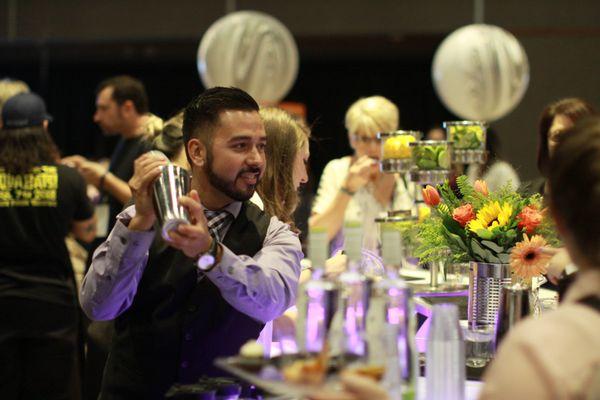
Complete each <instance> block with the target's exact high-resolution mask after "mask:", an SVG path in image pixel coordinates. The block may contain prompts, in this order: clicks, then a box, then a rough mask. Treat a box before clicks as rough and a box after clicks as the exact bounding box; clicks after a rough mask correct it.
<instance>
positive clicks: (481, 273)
mask: <svg viewBox="0 0 600 400" xmlns="http://www.w3.org/2000/svg"><path fill="white" fill-rule="evenodd" d="M510 283H511V269H510V264H494V263H484V262H479V261H471V263H470V265H469V298H468V311H467V315H468V323H469V326H477V325H495V323H496V317H497V315H498V308H499V305H500V296H501V289H502V286H503V285H506V284H510Z"/></svg>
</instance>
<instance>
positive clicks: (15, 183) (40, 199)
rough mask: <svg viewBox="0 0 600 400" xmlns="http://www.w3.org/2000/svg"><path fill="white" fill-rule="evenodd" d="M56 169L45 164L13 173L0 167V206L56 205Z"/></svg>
mask: <svg viewBox="0 0 600 400" xmlns="http://www.w3.org/2000/svg"><path fill="white" fill-rule="evenodd" d="M57 195H58V169H57V167H56V166H52V165H46V166H42V167H35V168H33V169H32V170H31V172H29V173H28V174H20V175H13V174H8V173H6V172H5V171H4V170H3V169H1V168H0V207H56V205H57Z"/></svg>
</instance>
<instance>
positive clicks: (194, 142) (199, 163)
mask: <svg viewBox="0 0 600 400" xmlns="http://www.w3.org/2000/svg"><path fill="white" fill-rule="evenodd" d="M187 151H188V155H189V158H190V161H191V163H192V165H191V166H192V167H194V166H196V167H204V163H205V162H206V146H205V145H204V143H202V141H200V140H199V139H196V138H192V139H190V140H188V142H187Z"/></svg>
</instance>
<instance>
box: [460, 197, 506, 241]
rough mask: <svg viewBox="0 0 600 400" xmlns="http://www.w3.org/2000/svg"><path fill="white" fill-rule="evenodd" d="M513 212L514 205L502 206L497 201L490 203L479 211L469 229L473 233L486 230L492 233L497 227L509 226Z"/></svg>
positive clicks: (504, 204)
mask: <svg viewBox="0 0 600 400" xmlns="http://www.w3.org/2000/svg"><path fill="white" fill-rule="evenodd" d="M512 212H513V209H512V205H510V204H509V203H503V204H502V205H500V203H498V202H497V201H494V202H490V203H488V204H486V205H485V206H483V207H481V209H480V210H479V211H477V218H475V219H474V220H472V221H470V222H469V224H468V225H467V227H468V228H469V230H470V231H471V232H475V233H477V232H478V231H480V230H484V231H487V232H490V233H491V231H492V229H494V228H496V227H501V226H506V225H508V223H509V222H510V217H511V216H512ZM479 236H481V235H479Z"/></svg>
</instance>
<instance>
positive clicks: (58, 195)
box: [0, 93, 95, 399]
mask: <svg viewBox="0 0 600 400" xmlns="http://www.w3.org/2000/svg"><path fill="white" fill-rule="evenodd" d="M50 119H51V117H50V116H49V115H48V113H47V112H46V106H45V104H44V101H43V100H42V99H41V98H40V97H39V96H38V95H36V94H34V93H22V94H19V95H16V96H14V97H12V98H10V99H9V100H8V101H7V102H6V103H5V104H4V107H3V109H2V123H3V127H2V129H1V130H0V221H2V223H1V224H0V320H1V323H0V360H1V362H0V398H1V399H42V398H43V399H78V398H80V388H79V386H78V385H77V383H78V368H77V362H78V345H77V344H78V341H77V339H78V318H79V313H78V304H77V296H76V290H75V285H74V280H73V270H72V268H71V263H70V261H69V254H68V252H67V248H66V246H65V236H66V235H67V233H69V232H73V234H74V235H75V237H77V238H78V239H81V240H84V241H91V240H92V239H93V236H94V233H95V226H94V225H95V221H94V218H93V210H92V206H91V205H90V203H89V201H88V198H87V196H86V185H85V181H84V179H83V178H82V177H81V176H80V175H79V174H78V173H77V171H76V170H74V169H72V168H69V167H67V166H64V165H60V164H58V163H57V160H58V152H57V151H56V146H55V145H54V143H53V141H52V139H51V138H50V135H49V134H48V132H47V130H46V127H47V125H48V122H49V121H50Z"/></svg>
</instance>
